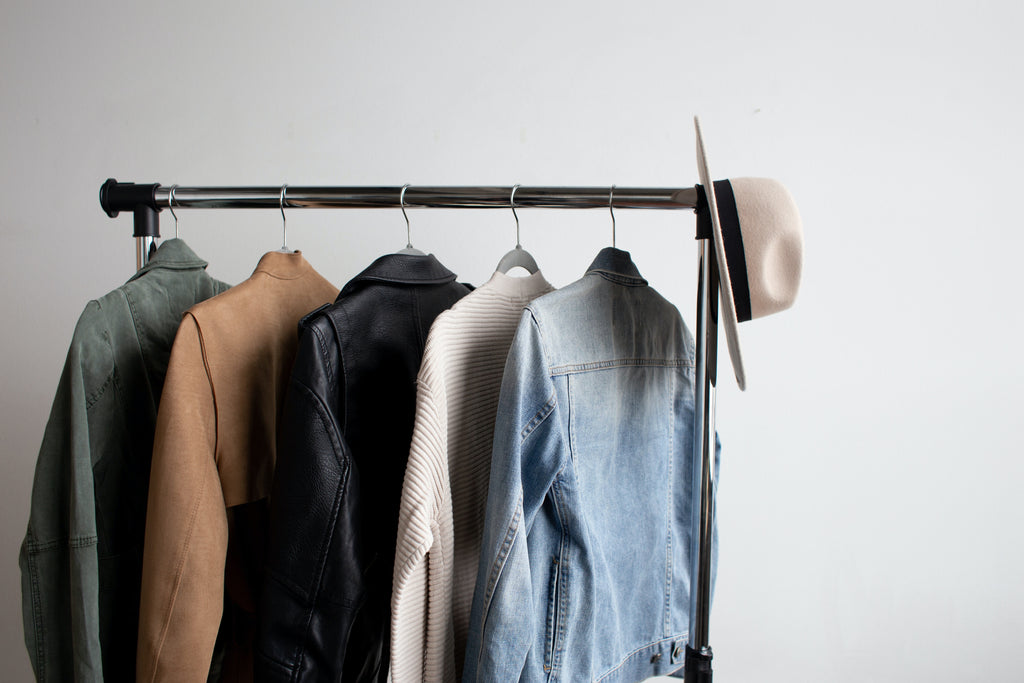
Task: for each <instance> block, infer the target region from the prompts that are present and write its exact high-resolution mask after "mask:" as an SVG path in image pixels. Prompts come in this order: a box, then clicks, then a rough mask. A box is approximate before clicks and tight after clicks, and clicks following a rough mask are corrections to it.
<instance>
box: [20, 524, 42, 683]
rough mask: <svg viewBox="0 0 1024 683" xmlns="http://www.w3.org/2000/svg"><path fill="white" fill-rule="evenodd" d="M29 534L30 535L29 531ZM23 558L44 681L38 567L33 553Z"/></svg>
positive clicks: (40, 681) (39, 663)
mask: <svg viewBox="0 0 1024 683" xmlns="http://www.w3.org/2000/svg"><path fill="white" fill-rule="evenodd" d="M29 534H30V535H31V531H30V532H29ZM26 545H31V544H26ZM25 559H26V560H27V562H28V575H29V580H30V581H31V583H32V630H33V631H34V632H35V634H36V666H38V667H39V671H38V672H37V673H38V674H39V683H44V682H45V681H46V646H45V645H44V640H45V638H46V631H45V630H44V629H43V620H42V618H41V616H42V614H43V593H42V590H40V587H39V568H38V566H37V565H36V558H35V554H34V553H32V552H28V553H26V554H25Z"/></svg>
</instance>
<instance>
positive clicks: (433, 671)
mask: <svg viewBox="0 0 1024 683" xmlns="http://www.w3.org/2000/svg"><path fill="white" fill-rule="evenodd" d="M424 370H427V373H425V374H429V368H424ZM438 394H440V395H438ZM443 394H444V391H443V389H442V390H441V391H440V392H437V391H435V390H434V389H433V388H432V387H431V383H430V380H429V377H425V376H424V374H421V375H420V381H419V386H418V389H417V393H416V418H415V423H414V427H413V437H412V447H411V449H410V452H409V461H408V465H407V466H406V471H405V480H404V482H403V485H402V504H401V508H400V511H399V521H398V545H397V548H396V553H395V572H394V582H393V585H392V595H391V677H392V681H393V683H414V682H418V681H430V682H435V683H436V682H443V683H454V681H455V652H454V649H455V644H454V627H453V624H452V585H451V583H452V576H453V575H452V566H451V557H452V550H453V545H454V534H453V532H452V520H451V494H450V489H449V486H448V472H447V470H448V466H447V462H448V461H447V454H448V425H447V422H448V420H447V418H448V416H447V413H446V411H445V407H444V406H445V401H444V399H443Z"/></svg>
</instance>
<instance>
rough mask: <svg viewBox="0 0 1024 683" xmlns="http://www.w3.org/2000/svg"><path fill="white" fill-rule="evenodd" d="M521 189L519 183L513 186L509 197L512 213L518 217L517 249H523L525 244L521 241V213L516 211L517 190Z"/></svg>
mask: <svg viewBox="0 0 1024 683" xmlns="http://www.w3.org/2000/svg"><path fill="white" fill-rule="evenodd" d="M518 189H519V183H516V184H515V185H513V186H512V196H511V197H509V199H508V203H509V204H511V205H512V215H513V216H515V219H516V249H522V248H523V245H522V244H520V243H519V214H517V213H516V190H518Z"/></svg>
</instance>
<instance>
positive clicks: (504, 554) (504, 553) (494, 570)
mask: <svg viewBox="0 0 1024 683" xmlns="http://www.w3.org/2000/svg"><path fill="white" fill-rule="evenodd" d="M522 515H523V501H522V495H520V498H519V502H518V503H516V511H515V513H514V514H513V515H512V519H511V520H510V521H509V523H508V527H507V528H506V529H505V538H504V540H503V541H502V542H501V547H500V548H499V549H498V556H497V557H495V558H494V562H493V564H491V574H490V576H488V577H487V590H486V591H485V592H484V612H483V613H484V622H486V621H487V614H488V612H490V609H491V600H492V599H493V598H494V589H495V588H496V587H497V585H498V579H499V578H501V573H502V571H503V570H504V569H505V560H506V559H508V554H509V552H511V550H512V545H513V544H514V543H515V540H516V537H517V536H518V535H519V521H520V519H521V518H522ZM482 652H483V649H482V647H481V654H482Z"/></svg>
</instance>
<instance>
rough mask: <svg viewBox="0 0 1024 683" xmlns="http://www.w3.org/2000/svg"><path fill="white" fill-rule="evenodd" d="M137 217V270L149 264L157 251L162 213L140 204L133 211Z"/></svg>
mask: <svg viewBox="0 0 1024 683" xmlns="http://www.w3.org/2000/svg"><path fill="white" fill-rule="evenodd" d="M132 212H133V213H134V215H135V269H136V270H139V269H141V268H142V267H143V266H144V265H146V264H147V263H149V257H150V256H152V255H153V252H155V251H156V239H157V238H158V237H160V213H159V212H158V211H157V210H156V209H153V208H151V207H149V206H146V205H145V204H138V205H136V207H135V208H134V209H133V210H132Z"/></svg>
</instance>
